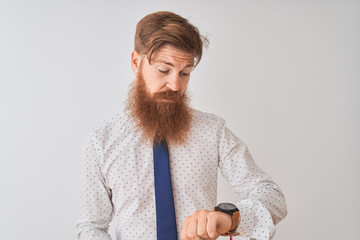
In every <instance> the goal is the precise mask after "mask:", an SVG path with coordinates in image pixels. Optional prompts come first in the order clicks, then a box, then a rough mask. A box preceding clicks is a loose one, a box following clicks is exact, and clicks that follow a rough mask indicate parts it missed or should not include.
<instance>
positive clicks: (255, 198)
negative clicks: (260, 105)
mask: <svg viewBox="0 0 360 240" xmlns="http://www.w3.org/2000/svg"><path fill="white" fill-rule="evenodd" d="M218 137H219V168H220V172H221V174H222V175H223V176H224V178H225V179H226V180H227V181H228V182H229V183H230V185H231V188H232V189H233V191H235V192H236V193H237V194H238V195H239V197H240V198H239V199H240V201H239V202H238V203H236V205H237V207H238V209H239V212H240V217H241V219H240V224H239V226H238V228H237V231H238V232H240V235H238V236H236V237H233V239H243V240H245V239H251V240H252V239H257V240H258V239H264V240H265V239H266V240H268V239H272V238H273V236H274V234H275V231H276V229H275V225H276V224H277V223H279V222H280V221H281V220H282V219H283V218H285V216H286V215H287V207H286V201H285V196H284V194H283V192H282V191H281V189H280V188H279V186H278V185H277V184H276V183H275V182H273V181H272V180H271V178H270V176H269V175H268V174H266V173H265V172H264V171H263V170H262V169H260V168H259V167H258V166H257V165H256V164H255V162H254V160H253V158H252V156H251V154H250V152H249V149H248V147H247V145H246V144H245V143H244V142H243V141H242V140H240V139H239V138H238V137H236V136H235V135H234V134H233V133H232V132H231V131H230V130H229V129H228V128H227V127H226V126H225V122H224V121H223V122H222V126H221V128H220V131H219V133H218Z"/></svg>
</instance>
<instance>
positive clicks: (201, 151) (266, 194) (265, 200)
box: [76, 109, 287, 240]
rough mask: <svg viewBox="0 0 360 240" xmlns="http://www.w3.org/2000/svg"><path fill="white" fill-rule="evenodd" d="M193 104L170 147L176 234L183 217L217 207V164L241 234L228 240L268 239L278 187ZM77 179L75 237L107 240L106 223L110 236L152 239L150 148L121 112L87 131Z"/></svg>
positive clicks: (221, 124)
mask: <svg viewBox="0 0 360 240" xmlns="http://www.w3.org/2000/svg"><path fill="white" fill-rule="evenodd" d="M193 110H194V111H193V120H192V126H191V129H190V134H189V136H188V139H187V142H186V143H185V145H182V146H171V145H170V146H169V162H170V171H171V179H172V185H173V196H174V204H175V214H176V223H177V231H178V236H179V239H180V234H181V229H182V225H183V223H184V220H185V218H186V217H187V216H189V215H191V214H192V213H193V212H194V211H195V210H212V209H213V208H214V207H215V206H216V205H217V200H216V198H217V174H218V168H219V169H220V172H221V174H222V175H223V176H224V177H225V179H226V180H228V181H229V183H230V185H231V187H232V189H233V191H235V192H236V193H237V194H238V196H239V201H238V202H237V203H235V204H236V205H237V207H238V208H239V210H240V216H241V220H240V224H239V227H238V229H237V230H238V231H239V232H241V236H240V235H239V236H236V237H233V239H250V238H254V239H271V238H272V237H273V235H274V234H275V225H276V224H277V223H278V222H279V221H280V220H282V219H283V218H284V217H285V216H286V214H287V209H286V203H285V198H284V195H283V193H282V191H281V190H280V188H279V187H278V185H276V184H275V183H274V182H273V181H272V180H271V178H270V177H269V176H268V175H267V174H266V173H265V172H264V171H262V170H261V169H260V168H259V167H258V166H257V165H256V164H255V162H254V161H253V159H252V156H251V154H250V152H249V150H248V147H247V145H246V144H245V143H244V142H243V141H242V140H240V139H239V138H238V137H236V136H235V135H234V134H233V133H232V132H231V131H230V130H229V129H228V128H227V127H226V126H225V121H224V120H223V119H222V118H220V117H218V116H216V115H214V114H209V113H204V112H201V111H199V110H195V109H193ZM80 179H81V180H80V189H81V190H80V209H79V217H78V221H77V225H76V226H77V230H78V238H79V239H81V240H90V239H91V240H110V239H111V237H110V234H109V233H108V228H109V223H110V222H111V221H114V224H115V229H116V240H134V239H154V240H155V239H156V212H155V211H156V209H155V191H154V174H153V148H152V146H151V145H150V143H146V142H144V141H143V140H142V138H141V133H140V132H139V131H136V130H135V126H134V123H133V122H132V121H131V120H130V118H129V117H128V115H127V114H126V113H125V112H121V113H118V114H117V115H116V116H115V117H113V118H112V119H111V120H110V121H105V122H103V123H102V124H101V125H100V126H98V127H96V128H95V129H94V130H93V131H92V132H91V134H90V135H89V137H88V138H87V140H86V142H85V145H84V149H83V160H82V165H81V177H80Z"/></svg>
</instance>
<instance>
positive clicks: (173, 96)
mask: <svg viewBox="0 0 360 240" xmlns="http://www.w3.org/2000/svg"><path fill="white" fill-rule="evenodd" d="M152 99H154V100H163V99H166V100H172V101H176V102H177V101H180V100H181V99H182V95H181V93H180V92H179V91H172V90H167V91H164V92H158V93H155V94H154V95H153V96H152Z"/></svg>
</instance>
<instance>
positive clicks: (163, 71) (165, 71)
mask: <svg viewBox="0 0 360 240" xmlns="http://www.w3.org/2000/svg"><path fill="white" fill-rule="evenodd" d="M158 70H159V72H161V73H164V74H166V73H169V70H161V69H158Z"/></svg>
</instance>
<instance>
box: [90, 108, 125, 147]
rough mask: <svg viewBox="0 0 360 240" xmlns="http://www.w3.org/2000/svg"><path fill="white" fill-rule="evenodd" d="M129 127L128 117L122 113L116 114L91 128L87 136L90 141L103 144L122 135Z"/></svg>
mask: <svg viewBox="0 0 360 240" xmlns="http://www.w3.org/2000/svg"><path fill="white" fill-rule="evenodd" d="M129 127H131V126H130V121H129V119H128V116H127V115H126V114H125V113H124V112H123V111H121V112H118V113H116V114H115V115H113V116H112V117H110V118H109V119H104V120H103V121H102V122H100V123H98V124H97V125H96V126H95V127H93V128H92V129H91V131H90V133H89V135H88V137H89V138H91V139H92V141H96V142H98V143H104V142H106V141H108V140H109V139H111V138H112V137H114V136H121V135H123V134H122V133H124V131H126V130H127V129H128V128H129Z"/></svg>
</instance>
